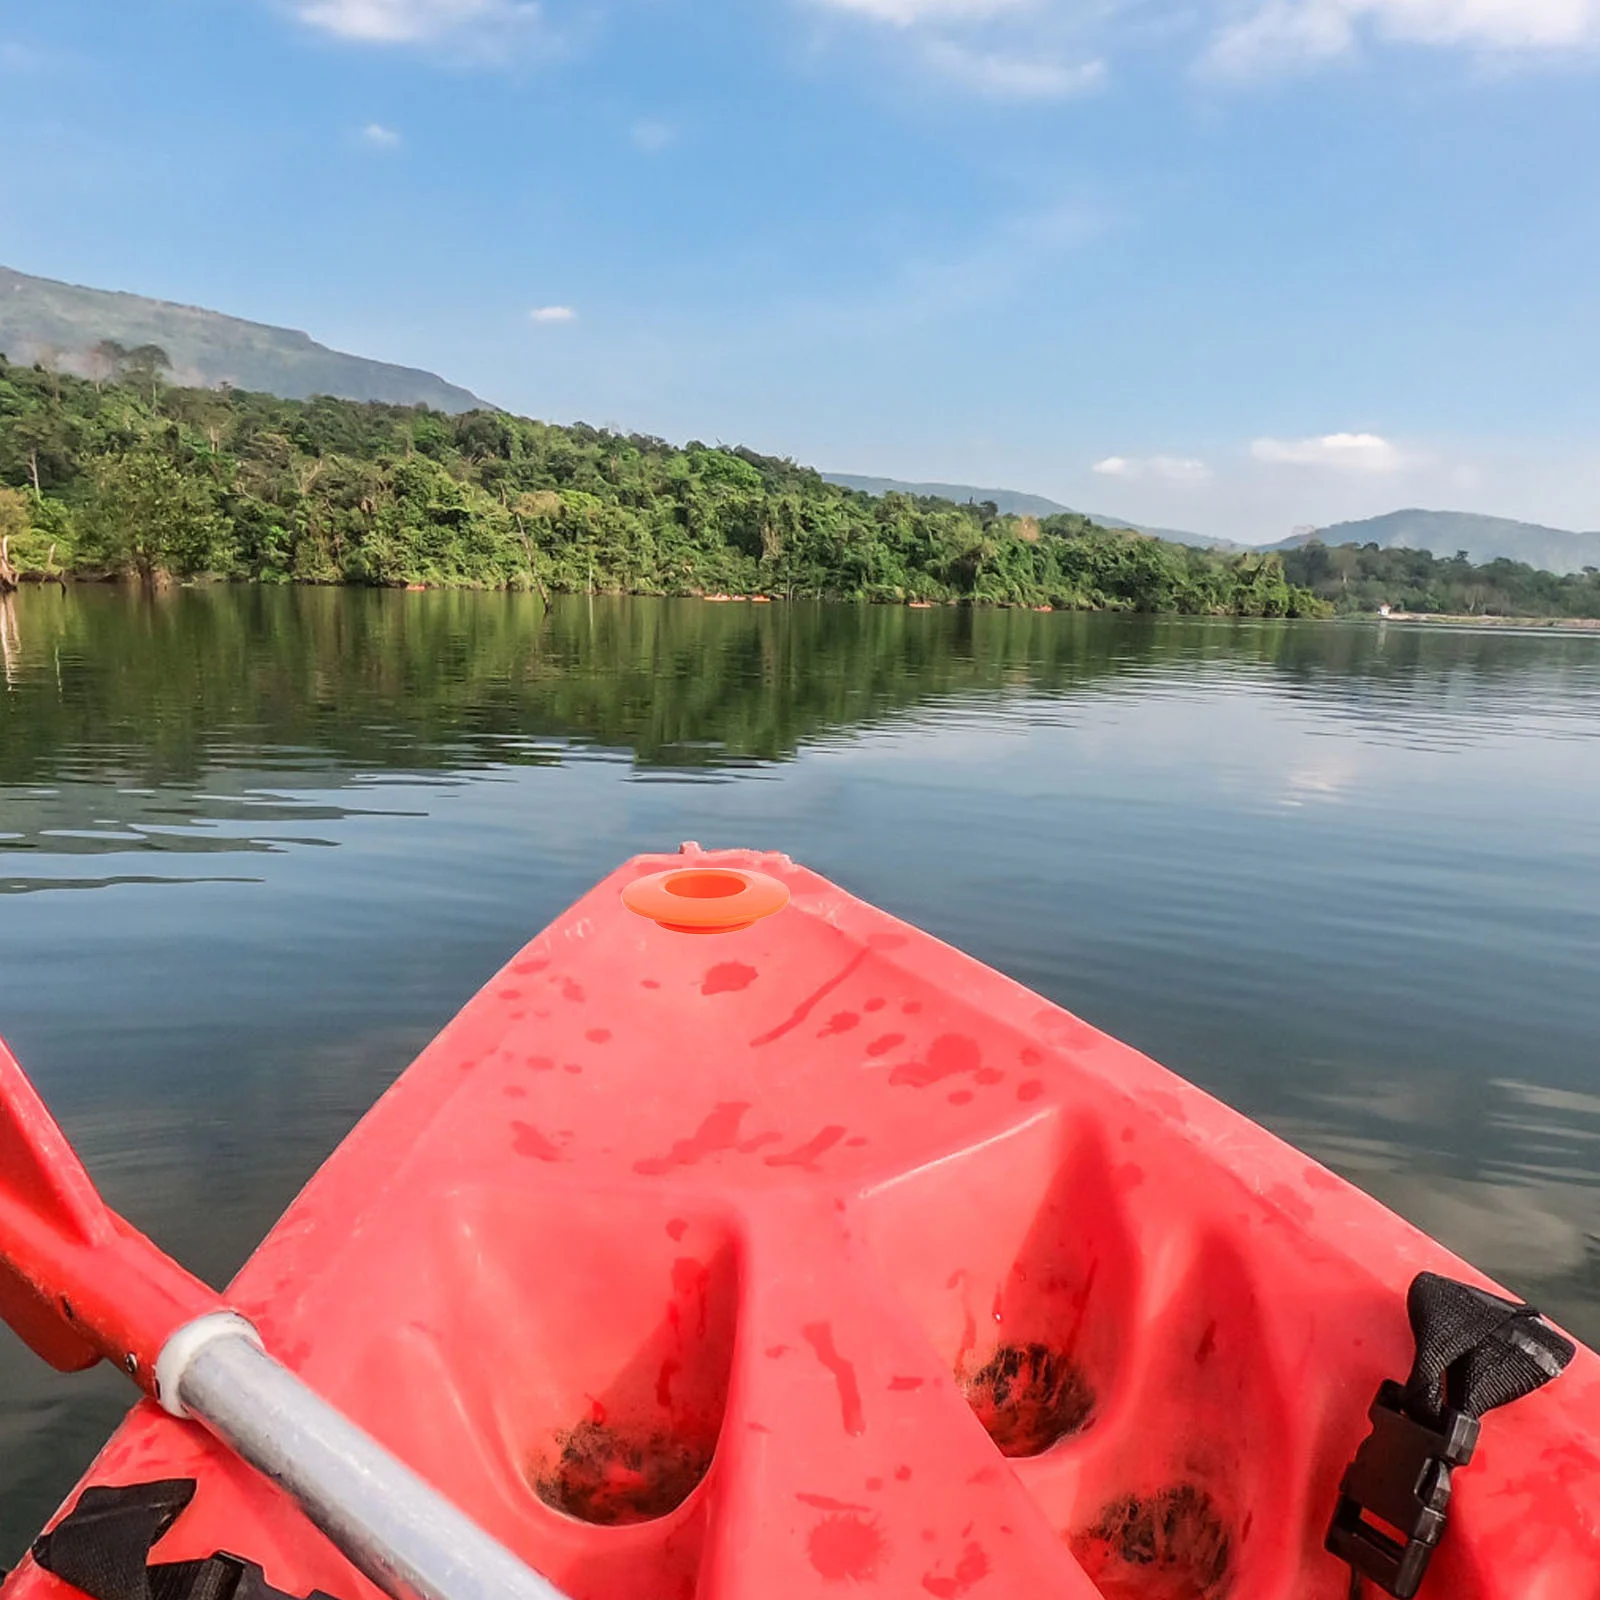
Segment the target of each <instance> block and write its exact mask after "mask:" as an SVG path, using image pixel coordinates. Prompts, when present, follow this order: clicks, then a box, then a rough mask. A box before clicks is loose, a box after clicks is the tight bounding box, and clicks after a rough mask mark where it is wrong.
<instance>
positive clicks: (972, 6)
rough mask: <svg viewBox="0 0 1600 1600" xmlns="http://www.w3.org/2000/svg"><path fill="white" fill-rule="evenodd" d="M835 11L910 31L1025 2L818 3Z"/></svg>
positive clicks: (971, 18)
mask: <svg viewBox="0 0 1600 1600" xmlns="http://www.w3.org/2000/svg"><path fill="white" fill-rule="evenodd" d="M818 3H819V4H821V5H825V6H831V7H832V8H833V9H834V10H835V11H853V12H855V13H856V14H857V15H858V16H863V17H871V18H873V19H874V20H875V21H877V22H889V23H893V24H894V26H895V27H897V28H909V27H912V26H914V25H915V24H917V23H921V22H982V21H984V20H985V19H987V18H989V17H993V16H997V15H999V14H1000V13H1001V12H1004V11H1018V10H1021V9H1022V8H1023V7H1024V6H1025V5H1027V4H1028V0H818Z"/></svg>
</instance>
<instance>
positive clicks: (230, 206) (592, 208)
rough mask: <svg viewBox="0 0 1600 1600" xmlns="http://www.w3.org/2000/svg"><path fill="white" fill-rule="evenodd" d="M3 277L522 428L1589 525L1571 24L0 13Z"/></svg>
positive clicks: (1579, 86) (1187, 12) (1224, 15)
mask: <svg viewBox="0 0 1600 1600" xmlns="http://www.w3.org/2000/svg"><path fill="white" fill-rule="evenodd" d="M0 147H3V148H4V149H5V150H6V152H7V159H6V169H7V196H6V201H5V205H4V207H3V210H0V262H4V263H5V264H6V265H9V266H13V267H16V268H19V269H21V270H23V271H29V272H37V273H42V274H45V275H47V276H52V277H60V278H66V279H70V280H72V281H75V282H80V283H91V284H95V285H97V286H101V287H107V288H127V289H131V290H135V291H137V292H139V293H143V294H151V295H157V296H160V297H163V298H167V299H174V300H181V301H186V302H191V303H196V304H202V305H207V306H212V307H215V308H217V309H221V310H226V311H230V312H233V313H236V314H238V315H242V316H248V317H255V318H259V319H261V320H264V321H270V322H277V323H284V324H288V325H292V326H295V327H301V328H305V329H307V330H308V331H309V332H311V333H312V334H313V336H315V337H316V338H319V339H321V340H323V341H324V342H326V343H329V344H333V345H336V346H338V347H341V348H344V349H349V350H354V351H357V352H359V353H362V354H367V355H373V356H379V357H383V358H386V359H389V360H395V361H403V362H407V363H412V364H416V365H421V366H426V367H430V368H432V369H434V370H435V371H438V372H440V373H442V374H443V375H445V376H446V377H449V378H451V379H454V380H455V381H457V382H460V383H464V384H466V385H468V386H469V387H471V388H472V389H474V390H476V391H477V392H478V393H480V394H482V395H484V396H486V397H488V398H490V399H492V400H494V401H496V402H497V403H499V404H502V405H505V406H507V407H509V408H511V409H513V410H517V411H523V412H528V413H531V414H533V415H537V416H543V417H550V418H553V419H557V420H570V419H574V418H583V419H586V420H589V421H592V422H596V423H606V424H612V425H617V426H623V427H627V428H632V429H638V430H640V431H645V432H652V433H658V434H662V435H664V436H666V437H669V438H673V439H685V438H690V437H697V438H701V439H706V440H722V441H724V442H727V443H734V442H740V443H747V444H750V445H752V446H754V447H756V448H758V449H762V450H768V451H772V452H774V453H778V454H787V455H793V456H795V457H796V458H798V459H800V460H803V461H807V462H810V463H813V464H815V465H819V466H822V467H824V468H827V469H831V470H838V471H856V472H874V473H883V474H891V475H895V476H900V477H914V478H942V479H946V480H953V481H959V482H968V483H978V484H1000V485H1006V486H1009V487H1014V488H1020V489H1029V490H1033V491H1035V492H1038V493H1043V494H1048V495H1052V496H1054V497H1055V498H1057V499H1060V500H1062V501H1064V502H1066V503H1068V504H1072V505H1075V506H1080V507H1087V508H1089V509H1094V510H1103V511H1108V512H1114V513H1117V514H1120V515H1123V516H1128V517H1132V518H1136V519H1139V520H1142V521H1147V522H1155V523H1161V524H1164V525H1168V526H1174V527H1179V528H1192V529H1198V530H1200V531H1203V532H1209V533H1216V534H1224V535H1230V536H1233V537H1238V538H1260V539H1266V538H1274V537H1280V536H1281V535H1282V534H1284V533H1286V532H1288V531H1289V529H1290V528H1291V527H1292V526H1294V525H1295V524H1299V523H1326V522H1331V521H1334V520H1337V519H1339V518H1343V517H1352V516H1361V515H1367V514H1371V513H1374V512H1378V511H1383V510H1389V509H1393V508H1394V507H1396V506H1401V505H1413V504H1421V505H1429V506H1436V507H1439V506H1442V507H1455V508H1460V509H1468V510H1482V511H1490V512H1495V513H1498V514H1502V515H1509V516H1518V517H1526V518H1531V519H1535V520H1542V521H1546V522H1550V523H1553V524H1555V525H1558V526H1565V527H1576V528H1600V376H1597V374H1600V0H539V3H538V4H535V3H532V0H0Z"/></svg>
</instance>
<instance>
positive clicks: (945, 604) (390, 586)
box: [0, 572, 1600, 633]
mask: <svg viewBox="0 0 1600 1600" xmlns="http://www.w3.org/2000/svg"><path fill="white" fill-rule="evenodd" d="M48 588H59V589H60V590H62V591H63V592H66V591H68V590H71V589H78V588H84V589H119V590H123V591H126V592H139V591H141V590H142V591H143V592H145V593H148V594H156V595H166V594H172V593H175V592H177V591H180V590H185V589H212V588H260V589H359V590H366V591H369V592H373V593H389V594H529V595H532V594H537V593H538V592H539V591H537V590H536V589H533V588H524V587H523V586H521V585H492V586H491V585H488V584H476V583H377V584H366V583H311V582H305V581H303V580H302V581H298V582H296V581H290V582H288V583H262V582H260V581H259V580H255V579H250V578H220V577H209V576H207V577H200V578H187V579H179V580H173V579H167V580H166V581H164V582H158V583H155V584H150V585H141V584H140V583H139V582H138V581H137V580H132V579H128V578H124V577H113V576H110V575H107V574H101V573H96V574H92V575H80V574H76V573H72V572H52V573H50V574H48V575H46V574H43V573H35V572H18V573H17V574H16V577H15V582H14V584H12V585H11V586H9V587H7V586H4V585H0V594H5V595H8V596H9V595H12V594H21V593H22V592H23V591H25V590H28V589H35V590H38V589H48ZM554 593H555V594H556V595H560V596H563V597H566V598H579V599H581V598H583V597H584V595H585V593H587V594H588V596H589V598H591V599H594V598H602V597H603V598H607V599H613V600H625V599H644V600H698V601H700V602H701V603H702V604H704V605H730V604H733V605H738V604H743V605H794V604H824V605H865V606H884V607H898V608H899V609H901V610H906V611H935V610H950V609H957V610H958V609H961V608H963V607H965V608H966V609H968V610H974V611H1032V612H1038V613H1045V614H1051V615H1060V616H1079V617H1096V616H1129V617H1131V616H1141V617H1151V618H1172V617H1187V618H1191V619H1193V620H1197V621H1213V622H1358V623H1369V624H1378V625H1380V626H1382V625H1384V624H1387V623H1390V622H1403V623H1419V624H1423V625H1426V626H1431V627H1452V628H1475V629H1482V630H1494V629H1502V630H1504V629H1511V630H1534V631H1537V632H1540V633H1600V617H1548V616H1501V615H1492V616H1491V615H1484V614H1482V613H1477V614H1475V613H1471V612H1446V611H1390V612H1388V613H1382V612H1376V611H1352V612H1345V613H1343V614H1339V613H1330V614H1327V615H1324V616H1316V617H1307V616H1299V617H1293V616H1276V615H1270V614H1265V613H1262V612H1248V611H1246V612H1240V611H1131V610H1127V609H1125V608H1123V607H1120V606H1055V605H1038V604H1030V603H1028V602H1026V601H1004V600H977V599H971V598H967V597H955V598H950V599H937V600H928V599H921V598H918V599H904V600H902V599H887V598H883V599H862V598H852V597H849V596H845V595H782V594H759V593H757V594H729V593H726V592H713V593H709V594H707V593H694V592H690V593H680V594H659V593H656V592H654V591H650V590H643V589H595V590H589V591H584V590H579V589H558V590H556V591H554ZM540 598H541V599H542V600H543V601H544V603H545V604H547V605H548V604H549V602H550V599H551V598H552V597H551V595H549V594H544V595H541V596H540Z"/></svg>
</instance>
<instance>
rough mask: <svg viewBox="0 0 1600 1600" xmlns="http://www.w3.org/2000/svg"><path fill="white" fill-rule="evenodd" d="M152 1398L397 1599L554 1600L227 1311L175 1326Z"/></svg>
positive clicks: (556, 1597) (554, 1593)
mask: <svg viewBox="0 0 1600 1600" xmlns="http://www.w3.org/2000/svg"><path fill="white" fill-rule="evenodd" d="M168 1348H169V1350H179V1351H181V1356H182V1359H181V1364H180V1365H179V1370H178V1373H177V1376H176V1380H175V1382H170V1383H169V1382H168V1381H167V1368H168V1360H167V1352H163V1357H162V1362H161V1364H160V1367H159V1368H158V1370H160V1371H161V1373H162V1378H163V1385H162V1387H163V1393H162V1404H163V1405H164V1406H166V1407H167V1408H168V1409H169V1410H175V1411H179V1413H180V1414H185V1415H189V1416H192V1417H194V1418H195V1419H196V1420H198V1421H200V1422H203V1423H204V1424H205V1426H206V1427H207V1428H208V1429H209V1430H210V1431H211V1432H212V1433H214V1434H215V1435H216V1436H217V1438H219V1439H220V1440H221V1441H222V1442H223V1443H224V1444H225V1445H227V1446H228V1448H229V1449H230V1450H232V1451H233V1452H234V1454H235V1455H237V1456H238V1457H239V1458H240V1459H241V1460H243V1461H247V1462H249V1464H250V1465H251V1466H252V1467H254V1468H255V1469H256V1470H257V1471H258V1472H261V1473H263V1474H264V1475H265V1476H266V1477H268V1478H270V1479H272V1481H273V1482H274V1483H277V1484H278V1485H280V1486H281V1487H282V1488H283V1489H284V1490H285V1491H286V1492H287V1493H288V1494H289V1495H290V1496H291V1497H292V1498H293V1499H294V1500H295V1502H296V1503H297V1504H298V1505H299V1506H300V1507H301V1509H302V1510H303V1511H304V1512H305V1513H306V1515H307V1516H308V1517H309V1518H310V1519H311V1520H312V1521H313V1522H314V1523H316V1525H317V1526H318V1527H319V1528H321V1529H322V1531H323V1532H324V1533H326V1534H327V1535H328V1537H329V1538H330V1539H331V1540H332V1541H333V1542H334V1544H336V1545H337V1546H338V1547H339V1549H340V1550H341V1551H342V1552H343V1554H344V1555H345V1556H346V1558H347V1559H348V1560H349V1561H350V1562H351V1564H352V1565H354V1566H356V1567H358V1568H359V1569H360V1570H361V1571H362V1572H364V1573H365V1574H366V1575H367V1577H369V1578H371V1579H372V1581H373V1582H374V1583H375V1584H377V1585H378V1586H379V1588H381V1589H383V1590H384V1591H385V1592H386V1593H388V1594H390V1595H393V1596H394V1597H395V1600H562V1596H561V1593H560V1591H559V1590H557V1589H555V1588H554V1587H553V1586H552V1585H550V1584H549V1583H547V1582H546V1581H545V1580H544V1579H543V1578H541V1577H539V1576H538V1574H537V1573H535V1572H533V1571H532V1570H531V1569H529V1568H528V1567H526V1566H524V1565H523V1563H522V1562H521V1561H519V1560H518V1559H517V1558H516V1557H515V1556H513V1555H512V1554H511V1553H510V1552H509V1551H508V1550H506V1549H505V1547H504V1546H503V1545H501V1544H499V1543H497V1542H496V1541H495V1540H493V1539H491V1538H490V1537H489V1536H488V1534H486V1533H484V1532H483V1530H482V1529H481V1528H479V1527H478V1526H477V1524H476V1523H474V1522H472V1521H471V1520H470V1519H469V1518H467V1517H465V1516H464V1515H463V1514H462V1513H461V1512H460V1511H458V1510H457V1509H456V1508H455V1507H454V1506H453V1505H451V1504H450V1502H449V1501H447V1500H446V1499H444V1497H443V1496H442V1495H440V1494H439V1493H438V1492H437V1491H436V1490H435V1489H433V1488H432V1487H430V1486H429V1485H428V1484H427V1483H425V1482H423V1480H422V1479H421V1478H419V1477H418V1476H417V1475H416V1473H414V1472H413V1471H412V1470H411V1469H410V1468H409V1467H407V1466H405V1465H404V1464H403V1463H401V1462H399V1461H397V1460H396V1459H395V1458H394V1457H393V1456H391V1455H390V1454H389V1453H388V1452H387V1451H386V1450H384V1449H383V1447H382V1446H381V1445H379V1444H378V1443H377V1442H376V1441H375V1440H374V1439H372V1438H371V1437H370V1436H369V1435H367V1434H366V1433H364V1432H363V1431H362V1430H361V1429H360V1428H358V1427H356V1425H355V1424H354V1423H353V1422H351V1421H350V1420H349V1418H348V1417H345V1416H343V1415H342V1414H341V1413H340V1412H338V1411H336V1410H334V1408H333V1407H332V1406H330V1405H329V1404H328V1403H327V1402H326V1401H325V1400H323V1399H321V1398H320V1397H319V1396H318V1395H316V1394H315V1393H313V1392H312V1391H311V1390H310V1389H308V1388H307V1387H306V1386H305V1384H303V1383H302V1382H301V1381H300V1380H299V1379H298V1378H297V1377H295V1375H294V1374H293V1373H292V1372H290V1371H289V1370H288V1369H287V1368H285V1367H283V1366H280V1365H279V1363H278V1362H276V1361H274V1360H273V1359H272V1357H271V1356H269V1355H267V1353H266V1352H265V1351H264V1350H263V1349H262V1348H261V1345H260V1343H259V1341H258V1340H257V1338H256V1337H255V1334H254V1331H253V1330H251V1329H250V1326H249V1324H248V1323H246V1322H244V1321H243V1320H242V1319H240V1318H238V1317H234V1316H231V1315H229V1314H227V1313H218V1314H216V1315H213V1316H209V1317H205V1318H202V1319H201V1321H200V1322H198V1323H191V1324H190V1325H189V1326H188V1327H187V1328H184V1329H180V1330H179V1332H178V1333H177V1334H175V1335H174V1336H173V1340H172V1341H171V1343H170V1344H169V1347H168Z"/></svg>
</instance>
